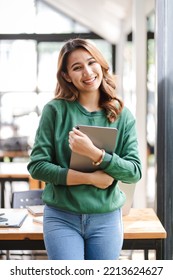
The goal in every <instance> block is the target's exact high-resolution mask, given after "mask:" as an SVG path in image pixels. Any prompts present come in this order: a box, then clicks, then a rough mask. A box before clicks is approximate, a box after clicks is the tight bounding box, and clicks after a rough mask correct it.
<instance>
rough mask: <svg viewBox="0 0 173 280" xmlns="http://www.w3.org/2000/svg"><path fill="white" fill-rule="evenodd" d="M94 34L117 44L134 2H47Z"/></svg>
mask: <svg viewBox="0 0 173 280" xmlns="http://www.w3.org/2000/svg"><path fill="white" fill-rule="evenodd" d="M45 2H47V3H48V4H50V5H51V6H53V7H56V8H57V9H58V10H59V11H62V12H63V13H65V14H66V15H68V16H70V17H71V18H73V19H75V20H76V21H78V22H79V23H81V24H83V25H84V26H86V27H87V28H88V29H90V30H91V31H92V32H94V33H96V34H98V35H99V36H101V37H103V38H105V39H106V40H108V41H109V42H110V43H112V44H115V43H116V42H117V40H118V38H119V36H120V32H121V24H122V21H123V20H124V18H127V17H128V16H129V15H131V3H132V0H87V1H86V0H71V1H69V0H46V1H45Z"/></svg>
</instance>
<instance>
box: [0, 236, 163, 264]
mask: <svg viewBox="0 0 173 280" xmlns="http://www.w3.org/2000/svg"><path fill="white" fill-rule="evenodd" d="M122 249H123V250H144V257H145V259H146V260H147V259H148V251H149V250H155V251H156V259H157V260H161V259H163V254H162V239H125V240H124V243H123V248H122ZM0 250H10V251H11V250H45V245H44V240H31V239H24V240H0Z"/></svg>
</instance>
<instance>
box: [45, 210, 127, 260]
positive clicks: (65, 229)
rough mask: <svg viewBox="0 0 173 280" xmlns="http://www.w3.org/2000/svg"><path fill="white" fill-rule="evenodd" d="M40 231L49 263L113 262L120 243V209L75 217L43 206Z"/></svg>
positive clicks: (116, 256)
mask: <svg viewBox="0 0 173 280" xmlns="http://www.w3.org/2000/svg"><path fill="white" fill-rule="evenodd" d="M43 232H44V242H45V247H46V250H47V254H48V258H49V259H50V260H116V259H118V258H119V254H120V251H121V248H122V243H123V226H122V214H121V209H118V210H116V211H114V212H109V213H103V214H76V213H72V212H67V211H63V210H59V209H57V208H54V207H50V206H47V205H46V206H45V210H44V223H43Z"/></svg>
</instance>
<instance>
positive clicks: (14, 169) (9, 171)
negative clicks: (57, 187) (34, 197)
mask: <svg viewBox="0 0 173 280" xmlns="http://www.w3.org/2000/svg"><path fill="white" fill-rule="evenodd" d="M15 181H24V182H28V183H29V187H30V189H38V188H42V184H41V182H40V181H38V180H34V179H32V177H31V176H30V174H29V172H28V170H27V162H0V187H1V204H0V207H1V208H3V207H4V190H5V183H6V182H10V183H12V182H15Z"/></svg>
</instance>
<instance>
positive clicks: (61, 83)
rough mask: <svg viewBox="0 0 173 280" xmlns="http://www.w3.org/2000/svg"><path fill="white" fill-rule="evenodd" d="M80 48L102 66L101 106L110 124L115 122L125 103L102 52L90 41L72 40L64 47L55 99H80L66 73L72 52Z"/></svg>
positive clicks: (61, 52)
mask: <svg viewBox="0 0 173 280" xmlns="http://www.w3.org/2000/svg"><path fill="white" fill-rule="evenodd" d="M78 48H83V49H85V50H87V51H88V52H89V53H90V54H91V55H92V56H93V58H94V59H95V60H96V61H97V62H98V63H99V64H100V65H101V68H102V71H103V79H102V83H101V85H100V100H99V106H100V107H101V108H103V109H104V110H105V112H106V115H107V118H108V120H109V121H110V122H114V121H115V120H116V119H117V118H118V116H119V114H120V113H121V111H122V109H123V106H124V104H123V102H122V100H121V99H120V98H118V96H117V94H116V81H115V77H114V76H113V75H111V74H110V73H109V65H108V63H107V61H106V60H105V58H104V57H103V55H102V54H101V52H100V51H99V50H98V49H97V48H96V46H95V45H94V44H93V43H91V42H90V41H89V40H86V39H81V38H76V39H71V40H69V41H67V42H66V43H65V45H64V46H63V47H62V49H61V51H60V53H59V58H58V71H57V85H56V90H55V99H65V100H68V101H75V100H77V99H78V97H79V91H78V89H77V88H76V87H75V86H74V85H73V83H70V82H68V81H66V79H65V78H64V73H67V58H68V56H69V54H70V53H71V52H73V51H74V50H76V49H78Z"/></svg>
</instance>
